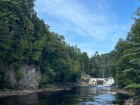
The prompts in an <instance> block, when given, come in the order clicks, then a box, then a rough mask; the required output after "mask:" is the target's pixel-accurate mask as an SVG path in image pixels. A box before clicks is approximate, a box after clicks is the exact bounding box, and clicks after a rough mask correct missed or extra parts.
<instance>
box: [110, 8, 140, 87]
mask: <svg viewBox="0 0 140 105" xmlns="http://www.w3.org/2000/svg"><path fill="white" fill-rule="evenodd" d="M135 15H137V18H133V19H134V20H135V23H134V24H133V25H132V27H131V29H130V32H128V35H127V37H126V39H122V38H120V39H119V40H118V42H117V44H116V46H115V61H114V65H113V67H112V70H111V72H112V76H113V77H114V78H115V82H116V83H117V84H122V85H124V86H126V87H127V88H140V7H139V8H138V9H137V11H136V12H135Z"/></svg>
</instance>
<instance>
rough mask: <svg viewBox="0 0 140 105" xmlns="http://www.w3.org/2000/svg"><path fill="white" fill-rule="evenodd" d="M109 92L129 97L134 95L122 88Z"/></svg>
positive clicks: (112, 89)
mask: <svg viewBox="0 0 140 105" xmlns="http://www.w3.org/2000/svg"><path fill="white" fill-rule="evenodd" d="M110 91H111V92H117V93H121V94H126V95H130V96H134V95H135V93H134V92H130V91H129V90H127V89H124V88H111V89H110Z"/></svg>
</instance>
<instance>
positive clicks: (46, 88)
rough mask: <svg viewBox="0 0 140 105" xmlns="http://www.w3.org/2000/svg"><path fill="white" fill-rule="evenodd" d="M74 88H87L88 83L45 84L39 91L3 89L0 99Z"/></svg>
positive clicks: (0, 92) (0, 91)
mask: <svg viewBox="0 0 140 105" xmlns="http://www.w3.org/2000/svg"><path fill="white" fill-rule="evenodd" d="M74 86H88V83H87V82H85V81H80V82H66V81H65V82H51V83H47V84H41V85H40V88H39V89H19V88H18V89H14V90H11V89H3V90H0V97H9V96H14V95H27V94H32V93H36V92H42V91H47V92H56V91H62V90H70V89H71V88H72V87H74Z"/></svg>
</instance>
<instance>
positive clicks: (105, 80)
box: [89, 77, 114, 87]
mask: <svg viewBox="0 0 140 105" xmlns="http://www.w3.org/2000/svg"><path fill="white" fill-rule="evenodd" d="M100 81H102V82H101V84H100V83H98V82H100ZM113 83H114V79H113V78H111V77H110V78H91V79H90V81H89V84H90V85H94V86H98V87H104V86H106V87H107V86H111V85H112V84H113Z"/></svg>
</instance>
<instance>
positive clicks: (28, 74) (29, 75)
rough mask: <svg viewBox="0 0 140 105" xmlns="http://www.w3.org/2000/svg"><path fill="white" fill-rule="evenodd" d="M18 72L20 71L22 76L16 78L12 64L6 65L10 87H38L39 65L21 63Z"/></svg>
mask: <svg viewBox="0 0 140 105" xmlns="http://www.w3.org/2000/svg"><path fill="white" fill-rule="evenodd" d="M19 72H21V73H22V76H21V77H20V78H19V79H16V78H15V70H14V66H13V65H10V66H9V67H8V70H7V76H9V80H10V85H11V87H18V88H24V89H25V88H27V89H29V88H31V89H37V88H38V87H39V81H40V80H41V77H42V75H41V71H40V66H39V65H35V64H30V65H27V64H26V63H22V64H21V65H20V70H19Z"/></svg>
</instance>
